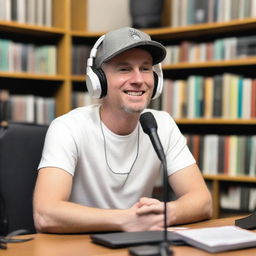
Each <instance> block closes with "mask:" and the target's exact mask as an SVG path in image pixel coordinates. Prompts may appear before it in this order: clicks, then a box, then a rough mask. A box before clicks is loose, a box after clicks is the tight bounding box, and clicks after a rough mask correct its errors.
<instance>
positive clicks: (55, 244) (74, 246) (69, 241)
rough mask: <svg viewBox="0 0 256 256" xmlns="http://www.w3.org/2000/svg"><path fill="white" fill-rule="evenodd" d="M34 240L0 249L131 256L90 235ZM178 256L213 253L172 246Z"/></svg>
mask: <svg viewBox="0 0 256 256" xmlns="http://www.w3.org/2000/svg"><path fill="white" fill-rule="evenodd" d="M235 219H237V217H236V218H234V217H232V218H224V219H216V220H209V221H203V222H200V223H194V224H189V225H184V226H186V227H189V228H199V227H214V226H224V225H233V224H234V220H235ZM30 236H33V237H34V240H32V241H29V242H24V243H18V244H8V249H7V250H0V255H1V256H16V255H17V256H96V255H97V256H103V255H105V256H128V255H129V253H128V250H127V249H108V248H105V247H102V246H100V245H96V244H94V243H92V242H91V240H90V237H89V235H84V234H82V235H55V234H35V235H27V236H23V237H30ZM172 249H173V251H174V255H175V256H181V255H189V256H206V255H213V254H210V253H207V252H205V251H202V250H199V249H196V248H193V247H190V246H172ZM214 255H216V256H220V255H222V256H231V255H232V256H237V255H239V256H241V255H243V256H249V255H250V256H251V255H256V248H251V249H245V250H236V251H231V252H225V253H217V254H214Z"/></svg>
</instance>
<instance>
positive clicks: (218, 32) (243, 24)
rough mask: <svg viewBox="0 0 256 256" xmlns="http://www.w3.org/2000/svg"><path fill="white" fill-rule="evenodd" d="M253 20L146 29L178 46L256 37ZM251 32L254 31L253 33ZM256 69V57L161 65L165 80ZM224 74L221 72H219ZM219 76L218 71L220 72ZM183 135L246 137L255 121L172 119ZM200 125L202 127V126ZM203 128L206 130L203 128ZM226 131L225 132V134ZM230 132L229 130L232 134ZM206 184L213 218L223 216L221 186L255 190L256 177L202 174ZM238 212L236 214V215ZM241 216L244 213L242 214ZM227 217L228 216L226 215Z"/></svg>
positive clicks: (255, 26) (152, 34)
mask: <svg viewBox="0 0 256 256" xmlns="http://www.w3.org/2000/svg"><path fill="white" fill-rule="evenodd" d="M255 28H256V19H255V18H248V19H244V20H234V21H230V22H225V23H209V24H199V25H192V26H187V27H179V28H160V29H159V30H146V31H147V32H148V33H149V34H151V36H152V37H153V38H154V39H156V40H159V41H161V42H162V43H164V44H166V45H168V44H178V43H179V42H181V40H193V39H196V41H200V40H202V41H203V40H205V38H207V37H211V38H218V37H227V35H232V36H236V35H238V36H241V34H255V32H254V31H255ZM253 30H254V31H253ZM177 42H178V43H177ZM255 67H256V58H255V57H248V58H243V59H238V60H228V61H208V62H196V63H185V62H183V63H179V64H174V65H165V66H163V70H164V75H165V78H173V77H174V79H175V78H176V77H178V78H180V77H182V76H188V75H189V74H193V73H194V72H195V73H196V74H205V73H207V74H211V72H215V71H216V70H221V69H224V70H227V71H230V70H231V71H233V73H237V72H239V73H241V74H243V73H246V74H248V73H249V74H251V75H252V77H254V78H255V77H256V76H254V71H253V69H254V70H255ZM222 72H223V71H222ZM220 73H221V71H220ZM175 121H176V123H177V124H178V126H179V127H180V129H181V131H182V132H185V133H187V132H188V133H191V134H193V133H194V134H198V133H200V132H202V131H203V130H204V131H203V132H204V133H207V132H205V130H206V131H207V129H209V127H210V130H208V131H209V132H210V133H213V132H215V133H218V131H219V130H222V131H223V130H225V129H226V127H229V128H228V129H229V130H230V129H232V128H233V127H234V128H236V129H235V130H240V128H243V129H241V130H244V132H246V129H248V133H249V134H256V132H255V128H256V119H223V118H212V119H205V118H196V119H187V118H182V119H176V120H175ZM201 126H202V127H201ZM205 127H207V128H206V129H205ZM225 132H226V131H225ZM232 132H233V131H231V133H232ZM203 176H204V178H205V180H206V181H207V183H210V185H211V186H210V187H211V191H212V196H213V218H218V217H221V216H224V212H222V210H221V208H220V192H221V190H222V186H223V184H224V183H225V184H236V185H241V184H243V185H245V186H247V185H249V186H252V187H256V184H255V183H256V178H255V177H248V176H229V175H203ZM236 213H237V212H236ZM243 213H244V212H243ZM229 214H230V213H229Z"/></svg>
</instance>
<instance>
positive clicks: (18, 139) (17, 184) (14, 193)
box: [0, 123, 48, 235]
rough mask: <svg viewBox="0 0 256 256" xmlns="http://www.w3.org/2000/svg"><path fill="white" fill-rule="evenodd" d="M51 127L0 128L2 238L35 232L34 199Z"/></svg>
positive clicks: (30, 125) (0, 218) (29, 125)
mask: <svg viewBox="0 0 256 256" xmlns="http://www.w3.org/2000/svg"><path fill="white" fill-rule="evenodd" d="M47 128H48V127H47V126H43V125H35V124H25V123H9V124H8V126H7V127H0V235H6V234H8V233H9V232H12V231H14V230H18V229H26V230H28V231H29V232H28V233H35V227H34V221H33V209H32V196H33V190H34V185H35V181H36V177H37V166H38V164H39V161H40V158H41V153H42V149H43V143H44V138H45V134H46V131H47Z"/></svg>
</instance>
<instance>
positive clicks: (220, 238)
mask: <svg viewBox="0 0 256 256" xmlns="http://www.w3.org/2000/svg"><path fill="white" fill-rule="evenodd" d="M173 232H174V233H175V234H178V236H180V238H181V239H182V240H183V241H185V242H186V243H188V244H189V245H192V246H194V247H197V248H200V249H202V250H205V251H207V252H210V253H217V252H223V251H230V250H236V249H242V248H249V247H255V246H256V233H254V232H252V231H248V230H245V229H241V228H239V227H236V226H221V227H209V228H197V229H181V230H176V231H173Z"/></svg>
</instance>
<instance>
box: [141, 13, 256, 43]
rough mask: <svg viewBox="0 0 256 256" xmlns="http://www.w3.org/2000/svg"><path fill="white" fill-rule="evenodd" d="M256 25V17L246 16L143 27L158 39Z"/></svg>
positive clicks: (253, 26)
mask: <svg viewBox="0 0 256 256" xmlns="http://www.w3.org/2000/svg"><path fill="white" fill-rule="evenodd" d="M255 27H256V18H254V17H253V18H245V19H237V20H231V21H227V22H211V23H202V24H195V25H188V26H184V27H161V28H152V29H143V30H144V31H145V32H146V33H148V34H150V35H151V36H152V37H154V38H158V39H177V38H180V37H182V36H183V35H185V34H186V37H188V36H192V35H193V36H194V35H195V34H196V35H197V34H198V35H201V34H202V33H203V32H204V33H206V34H212V33H224V32H229V31H233V30H237V29H252V28H255Z"/></svg>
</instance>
